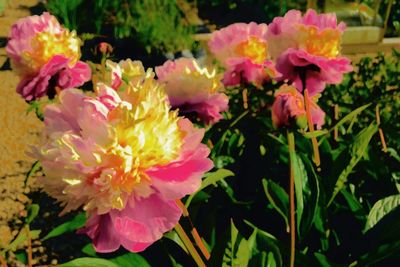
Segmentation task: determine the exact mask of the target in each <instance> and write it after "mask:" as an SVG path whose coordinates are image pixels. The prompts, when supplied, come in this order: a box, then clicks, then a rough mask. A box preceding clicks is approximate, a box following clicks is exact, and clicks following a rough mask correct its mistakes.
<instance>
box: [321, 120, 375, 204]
mask: <svg viewBox="0 0 400 267" xmlns="http://www.w3.org/2000/svg"><path fill="white" fill-rule="evenodd" d="M377 131H378V126H377V125H376V124H370V125H369V126H368V127H367V128H365V129H363V130H362V131H361V132H360V133H359V134H358V135H357V136H356V137H355V140H354V143H353V144H352V146H351V149H350V151H351V152H350V156H351V158H350V162H349V164H348V165H347V166H346V167H345V168H344V170H343V171H342V172H341V173H340V175H339V177H338V179H337V181H336V184H335V187H334V189H333V193H332V196H331V198H330V200H329V201H328V206H329V205H330V204H331V203H332V201H333V200H334V198H335V197H336V195H337V194H338V193H339V192H340V190H341V189H342V188H343V187H344V186H345V183H346V182H347V177H348V176H349V175H350V173H351V172H352V171H353V169H354V167H355V166H356V165H357V163H358V162H359V161H360V159H361V158H362V156H363V155H364V153H365V152H366V150H367V148H368V145H369V142H370V141H371V139H372V137H373V136H374V134H375V133H376V132H377Z"/></svg>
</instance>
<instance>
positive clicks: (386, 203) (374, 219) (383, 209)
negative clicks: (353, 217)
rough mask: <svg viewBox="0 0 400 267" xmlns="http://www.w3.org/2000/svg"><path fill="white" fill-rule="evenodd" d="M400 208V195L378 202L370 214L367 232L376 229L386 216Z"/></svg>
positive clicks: (366, 227) (366, 226)
mask: <svg viewBox="0 0 400 267" xmlns="http://www.w3.org/2000/svg"><path fill="white" fill-rule="evenodd" d="M398 206H400V194H399V195H394V196H389V197H386V198H383V199H381V200H378V201H377V202H376V203H375V204H374V206H373V207H372V209H371V211H370V212H369V215H368V218H367V223H366V225H365V230H364V231H367V230H369V229H371V228H372V227H374V226H375V225H376V224H377V223H378V222H379V221H380V220H381V219H382V218H383V217H384V216H385V215H386V214H388V213H389V212H391V211H392V210H394V209H395V208H397V207H398Z"/></svg>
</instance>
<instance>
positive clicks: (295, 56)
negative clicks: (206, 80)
mask: <svg viewBox="0 0 400 267" xmlns="http://www.w3.org/2000/svg"><path fill="white" fill-rule="evenodd" d="M344 30H345V24H344V23H339V24H337V21H336V15H335V14H319V15H318V14H317V13H316V12H315V11H314V10H312V9H310V10H308V11H307V12H306V13H305V14H304V16H302V14H301V12H300V11H298V10H291V11H289V12H288V13H287V14H286V15H285V16H284V17H276V18H275V19H274V20H273V22H272V23H271V24H269V25H268V26H267V25H265V24H258V25H257V24H256V23H254V22H252V23H249V24H244V23H236V24H232V25H230V26H228V27H226V28H223V29H221V30H219V31H216V32H214V33H213V34H212V36H211V39H210V41H209V43H208V46H209V49H210V51H211V52H212V53H213V54H214V56H215V57H216V59H218V60H219V61H220V62H221V64H222V66H223V67H225V75H224V84H225V85H226V86H230V85H239V84H243V83H252V84H254V85H255V86H257V87H260V86H261V85H262V84H263V83H265V82H268V81H270V79H275V80H277V81H283V82H285V83H288V84H289V85H290V87H288V86H287V85H283V87H282V88H280V89H279V90H278V91H277V92H276V93H275V96H276V99H275V103H274V104H273V107H272V118H273V122H274V125H275V126H277V127H280V126H289V125H290V122H291V120H290V119H291V118H297V117H298V119H299V120H302V119H304V114H305V112H306V110H305V104H302V105H299V103H300V102H304V100H305V97H303V95H302V94H305V89H307V91H308V92H307V95H308V96H307V100H309V101H310V107H311V110H310V112H311V113H312V116H311V117H312V123H313V124H315V125H317V128H320V127H321V126H322V124H323V123H324V116H325V114H324V112H323V111H322V110H321V109H320V108H319V107H318V106H317V104H316V101H317V99H318V98H319V95H320V93H322V91H323V90H324V89H325V85H326V84H338V83H340V82H341V81H342V80H343V74H344V73H347V72H350V71H352V66H351V64H350V60H349V59H347V58H346V57H342V56H341V55H340V41H341V36H342V33H343V31H344ZM289 88H290V89H289ZM294 89H296V90H297V92H295V91H294ZM298 124H301V125H305V124H304V123H298Z"/></svg>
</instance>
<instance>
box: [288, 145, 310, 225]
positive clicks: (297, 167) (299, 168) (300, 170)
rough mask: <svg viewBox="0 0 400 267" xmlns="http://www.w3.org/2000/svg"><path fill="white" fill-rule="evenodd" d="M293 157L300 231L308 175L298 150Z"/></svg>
mask: <svg viewBox="0 0 400 267" xmlns="http://www.w3.org/2000/svg"><path fill="white" fill-rule="evenodd" d="M293 153H294V154H293V155H292V156H293V158H291V164H293V168H294V186H295V192H296V215H297V216H296V217H297V218H296V221H297V230H298V232H300V223H301V219H302V215H303V210H304V197H303V188H305V187H306V182H307V181H308V176H307V172H306V169H305V167H304V164H303V161H302V160H301V158H300V157H299V156H297V155H296V152H293Z"/></svg>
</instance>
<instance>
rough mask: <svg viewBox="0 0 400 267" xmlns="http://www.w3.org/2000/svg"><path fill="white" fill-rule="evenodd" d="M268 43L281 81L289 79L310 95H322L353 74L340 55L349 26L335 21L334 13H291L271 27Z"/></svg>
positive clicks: (312, 11) (277, 19) (346, 61)
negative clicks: (342, 38)
mask: <svg viewBox="0 0 400 267" xmlns="http://www.w3.org/2000/svg"><path fill="white" fill-rule="evenodd" d="M268 27H269V31H268V33H267V40H268V44H269V49H270V53H271V56H272V58H273V59H274V60H276V68H277V70H278V71H279V72H280V73H281V74H282V76H281V77H280V79H281V80H285V79H287V80H289V81H290V82H292V83H293V84H294V85H295V86H296V88H297V89H298V90H299V91H300V92H302V91H303V81H302V79H304V78H305V83H306V86H307V89H308V90H309V92H310V95H316V94H318V93H321V92H322V91H323V90H324V88H325V84H338V83H340V82H341V81H342V80H343V74H344V73H347V72H350V71H352V69H353V68H352V66H351V64H350V60H349V59H348V58H346V57H342V56H340V41H341V35H342V33H343V31H344V30H345V28H346V26H345V24H344V23H343V22H341V23H339V25H338V24H337V22H336V15H335V14H333V13H332V14H320V15H318V14H317V13H316V12H315V11H314V10H312V9H309V10H308V11H307V13H306V14H305V15H304V16H303V17H302V15H301V12H300V11H298V10H290V11H289V12H288V13H286V15H285V16H284V17H277V18H275V19H274V20H273V22H272V23H271V24H270V25H269V26H268Z"/></svg>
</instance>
